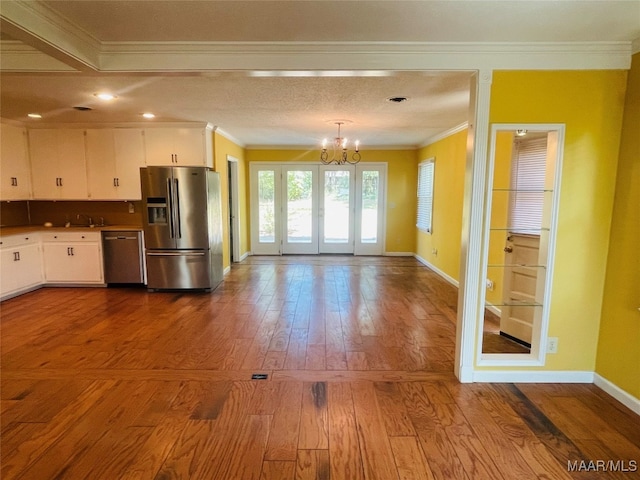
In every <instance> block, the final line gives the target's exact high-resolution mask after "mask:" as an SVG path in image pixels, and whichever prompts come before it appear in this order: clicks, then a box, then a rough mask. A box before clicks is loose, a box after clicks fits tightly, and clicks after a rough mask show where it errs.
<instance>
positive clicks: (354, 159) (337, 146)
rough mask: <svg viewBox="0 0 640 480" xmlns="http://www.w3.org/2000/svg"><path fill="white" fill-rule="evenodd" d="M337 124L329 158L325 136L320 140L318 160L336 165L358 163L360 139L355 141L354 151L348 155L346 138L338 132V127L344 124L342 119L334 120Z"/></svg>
mask: <svg viewBox="0 0 640 480" xmlns="http://www.w3.org/2000/svg"><path fill="white" fill-rule="evenodd" d="M334 123H335V124H336V125H337V126H338V136H337V137H334V139H333V153H332V154H331V158H329V152H328V151H327V139H326V138H325V139H324V140H323V141H322V151H321V152H320V161H322V163H324V164H325V165H328V164H331V163H336V164H338V165H343V164H345V163H350V164H352V165H354V164H356V163H358V162H359V161H360V158H361V156H360V151H359V150H360V141H359V140H357V141H356V142H355V146H356V147H355V151H354V152H353V153H352V154H351V157H349V152H348V151H347V145H348V142H349V141H348V139H347V138H346V137H342V135H341V134H340V127H341V126H342V125H344V123H345V122H344V121H340V122H334Z"/></svg>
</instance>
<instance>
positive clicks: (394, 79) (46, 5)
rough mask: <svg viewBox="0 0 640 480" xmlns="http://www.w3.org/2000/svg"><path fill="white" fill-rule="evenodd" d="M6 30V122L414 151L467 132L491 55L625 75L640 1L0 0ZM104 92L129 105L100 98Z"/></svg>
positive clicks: (517, 63) (521, 64) (1, 27)
mask: <svg viewBox="0 0 640 480" xmlns="http://www.w3.org/2000/svg"><path fill="white" fill-rule="evenodd" d="M0 19H1V22H0V31H1V32H2V36H1V37H0V38H2V42H1V44H2V57H0V60H1V61H2V62H1V64H0V67H1V69H2V76H1V77H0V90H1V91H0V93H1V99H0V100H1V102H2V103H1V116H2V118H4V119H9V120H14V121H20V122H33V121H30V120H28V119H27V118H26V114H27V113H29V112H39V113H41V114H42V115H43V119H42V120H39V121H37V122H39V123H38V124H40V125H42V124H47V125H48V124H63V123H64V124H69V123H77V124H82V125H85V124H92V123H128V122H141V121H142V119H141V117H140V113H142V112H144V111H152V112H154V113H155V114H156V115H157V118H156V119H155V120H153V122H156V123H158V122H209V123H212V124H214V125H216V126H217V127H218V128H220V129H221V130H223V131H224V132H226V133H227V134H228V135H229V136H231V137H233V138H235V139H236V140H237V141H238V142H239V143H241V144H243V145H247V146H258V145H260V146H262V145H273V146H276V145H277V146H282V145H290V146H300V147H302V146H305V147H312V146H314V145H317V144H318V142H320V141H321V139H322V138H323V137H331V136H333V135H334V133H335V128H334V125H333V124H332V122H333V121H334V120H343V119H346V120H349V121H350V122H351V123H349V124H348V125H346V126H345V128H344V132H343V133H345V135H346V136H347V137H350V138H354V139H355V138H356V137H358V138H359V139H360V140H361V141H362V143H363V145H364V146H365V148H366V146H382V145H394V146H407V147H414V146H417V145H420V144H423V143H424V142H426V141H427V140H428V139H429V138H432V137H434V136H436V135H438V134H439V133H442V132H443V131H446V130H448V129H451V128H453V127H456V126H458V125H460V124H461V123H463V122H465V121H466V120H467V111H468V104H469V78H470V74H471V71H472V70H475V69H480V68H482V66H483V65H484V64H486V62H487V59H492V58H496V57H499V56H500V55H502V54H505V55H504V58H506V60H505V62H511V63H510V64H513V65H514V68H525V67H527V66H528V65H537V64H538V63H540V62H542V63H540V64H542V65H543V67H542V68H550V67H549V66H544V65H547V64H545V62H547V63H548V65H551V66H553V64H552V63H549V62H554V61H556V62H559V61H565V62H567V59H569V60H568V63H567V64H571V65H572V67H571V68H588V67H589V65H599V63H598V62H601V63H602V64H603V65H605V64H606V65H607V67H606V68H613V67H611V65H610V64H611V60H607V58H609V59H611V58H613V57H615V58H618V57H620V56H622V57H623V63H624V61H625V60H624V58H626V57H629V56H630V53H631V51H632V42H633V41H634V40H636V39H638V38H640V0H624V1H614V0H609V1H582V0H568V1H518V0H512V1H481V0H470V1H462V0H460V1H458V0H448V1H398V0H386V1H366V0H359V1H328V0H325V1H304V0H302V1H292V0H289V1H269V0H259V1H237V0H236V1H190V0H172V1H159V0H138V1H121V0H110V1H97V0H93V1H67V0H55V1H21V0H16V1H14V0H2V2H1V3H0ZM635 45H636V46H637V44H635ZM576 52H577V53H576ZM621 52H622V55H621ZM578 57H581V58H582V57H584V58H585V59H586V58H587V57H588V61H587V62H586V63H585V62H583V63H580V59H579V58H578ZM575 58H578V60H575ZM541 59H542V60H541ZM607 61H609V63H607ZM527 62H529V63H527ZM536 62H538V63H536ZM588 62H592V63H588ZM499 65H501V64H499ZM563 65H564V64H563ZM584 65H586V67H585V66H584ZM491 68H496V67H491ZM102 90H109V91H112V92H113V93H115V94H116V95H117V96H118V98H117V99H116V100H115V101H112V102H110V103H108V104H105V103H102V102H99V101H98V100H97V99H96V98H95V97H94V96H93V94H94V93H95V92H98V91H102ZM395 96H404V97H407V98H408V100H407V101H406V102H403V103H399V104H396V103H390V102H388V101H387V99H388V98H389V97H395ZM73 106H90V107H92V108H93V110H91V111H88V112H78V111H76V110H74V109H73V108H72V107H73Z"/></svg>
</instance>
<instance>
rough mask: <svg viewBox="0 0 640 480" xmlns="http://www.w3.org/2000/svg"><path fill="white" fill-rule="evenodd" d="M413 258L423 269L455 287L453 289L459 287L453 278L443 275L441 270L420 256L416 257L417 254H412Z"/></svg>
mask: <svg viewBox="0 0 640 480" xmlns="http://www.w3.org/2000/svg"><path fill="white" fill-rule="evenodd" d="M413 256H414V257H415V259H416V260H418V261H419V262H420V263H421V264H423V265H424V266H425V267H427V268H428V269H429V270H433V271H434V272H435V273H437V274H438V275H440V276H441V277H442V278H444V279H445V280H446V281H447V282H449V283H450V284H451V285H453V286H455V287H459V286H460V283H459V282H458V280H456V279H455V278H453V277H452V276H451V275H448V274H446V273H444V272H443V271H442V270H440V269H439V268H438V267H436V266H435V265H434V264H432V263H429V262H428V261H426V260H425V259H424V258H422V257H421V256H420V255H418V254H417V253H414V254H413Z"/></svg>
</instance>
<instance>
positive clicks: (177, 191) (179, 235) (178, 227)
mask: <svg viewBox="0 0 640 480" xmlns="http://www.w3.org/2000/svg"><path fill="white" fill-rule="evenodd" d="M173 182H174V186H175V188H174V191H175V195H176V216H175V219H176V238H182V226H181V225H180V224H181V221H180V187H179V185H178V179H177V178H176V179H174V180H173Z"/></svg>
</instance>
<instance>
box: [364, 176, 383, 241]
mask: <svg viewBox="0 0 640 480" xmlns="http://www.w3.org/2000/svg"><path fill="white" fill-rule="evenodd" d="M379 192H380V172H378V171H375V170H372V171H364V172H362V221H361V222H362V223H361V225H360V241H361V242H362V243H376V242H377V241H378V197H379Z"/></svg>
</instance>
